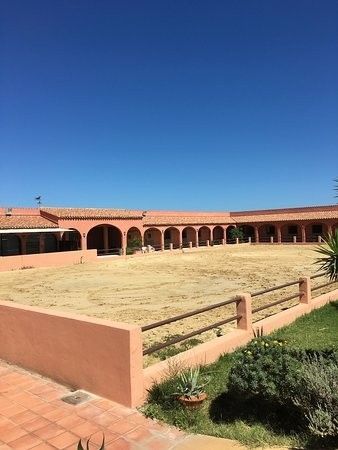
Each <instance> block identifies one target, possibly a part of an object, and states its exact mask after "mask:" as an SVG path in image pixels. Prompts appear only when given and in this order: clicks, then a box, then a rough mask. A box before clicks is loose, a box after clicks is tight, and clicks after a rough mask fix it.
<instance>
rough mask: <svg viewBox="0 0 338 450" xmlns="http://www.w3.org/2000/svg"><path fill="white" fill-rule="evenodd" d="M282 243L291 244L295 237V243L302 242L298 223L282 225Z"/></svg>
mask: <svg viewBox="0 0 338 450" xmlns="http://www.w3.org/2000/svg"><path fill="white" fill-rule="evenodd" d="M281 233H282V242H293V239H294V236H296V240H297V242H301V241H302V232H301V226H300V225H299V224H298V223H295V222H290V223H285V224H284V225H282V228H281Z"/></svg>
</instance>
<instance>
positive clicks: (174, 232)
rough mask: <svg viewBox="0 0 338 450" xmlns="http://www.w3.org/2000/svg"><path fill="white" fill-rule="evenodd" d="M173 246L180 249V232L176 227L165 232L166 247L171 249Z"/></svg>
mask: <svg viewBox="0 0 338 450" xmlns="http://www.w3.org/2000/svg"><path fill="white" fill-rule="evenodd" d="M170 244H173V247H174V248H180V231H179V230H178V229H177V228H175V227H170V228H167V229H166V230H165V231H164V246H165V248H169V246H170Z"/></svg>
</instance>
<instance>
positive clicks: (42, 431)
mask: <svg viewBox="0 0 338 450" xmlns="http://www.w3.org/2000/svg"><path fill="white" fill-rule="evenodd" d="M64 431H65V430H64V429H63V428H61V427H59V425H57V424H55V423H50V424H49V425H46V426H45V427H43V428H39V429H38V430H35V431H34V432H33V433H34V434H36V435H37V436H38V437H39V438H41V439H42V440H47V439H51V438H53V437H55V436H58V435H59V434H61V433H63V432H64Z"/></svg>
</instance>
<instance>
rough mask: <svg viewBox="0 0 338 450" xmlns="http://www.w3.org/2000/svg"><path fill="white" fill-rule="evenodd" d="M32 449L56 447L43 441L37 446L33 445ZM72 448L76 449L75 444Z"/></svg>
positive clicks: (52, 449) (44, 449) (47, 449)
mask: <svg viewBox="0 0 338 450" xmlns="http://www.w3.org/2000/svg"><path fill="white" fill-rule="evenodd" d="M32 450H55V447H52V446H51V445H49V444H47V442H42V443H41V444H38V445H37V446H36V447H32ZM72 450H76V449H75V448H74V446H73V447H72Z"/></svg>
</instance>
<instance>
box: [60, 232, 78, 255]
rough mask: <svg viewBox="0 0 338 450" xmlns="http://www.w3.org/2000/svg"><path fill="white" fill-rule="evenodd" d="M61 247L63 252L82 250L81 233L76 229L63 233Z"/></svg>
mask: <svg viewBox="0 0 338 450" xmlns="http://www.w3.org/2000/svg"><path fill="white" fill-rule="evenodd" d="M59 245H60V250H61V251H63V252H65V251H74V250H81V233H80V232H79V230H76V229H75V228H70V229H69V231H65V232H64V233H63V235H62V239H61V241H60V244H59Z"/></svg>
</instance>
